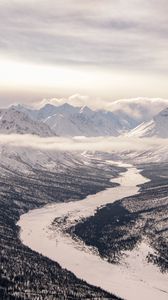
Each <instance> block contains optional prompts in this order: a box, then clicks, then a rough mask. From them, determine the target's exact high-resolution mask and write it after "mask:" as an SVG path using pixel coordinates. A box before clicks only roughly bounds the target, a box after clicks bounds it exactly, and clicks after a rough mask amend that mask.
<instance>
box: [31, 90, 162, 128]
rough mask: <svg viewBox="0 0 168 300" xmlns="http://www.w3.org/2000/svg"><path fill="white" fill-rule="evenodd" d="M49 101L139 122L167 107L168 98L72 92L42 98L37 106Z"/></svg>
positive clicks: (150, 117)
mask: <svg viewBox="0 0 168 300" xmlns="http://www.w3.org/2000/svg"><path fill="white" fill-rule="evenodd" d="M47 103H50V104H53V105H56V106H58V105H62V104H64V103H69V104H71V105H73V106H79V107H81V106H88V107H90V108H92V109H94V110H95V109H106V110H108V111H112V112H114V113H118V114H120V115H121V114H123V115H127V116H130V117H134V118H135V119H136V120H137V121H138V122H139V123H140V122H141V121H142V122H143V121H145V120H150V119H152V118H153V116H155V115H156V114H158V113H159V112H160V111H161V110H163V109H165V108H166V107H168V100H167V99H162V98H145V97H144V98H142V97H139V98H131V99H119V100H116V101H108V100H106V101H105V100H104V99H101V98H98V97H89V96H86V95H80V94H74V95H72V96H70V97H67V98H51V99H43V100H42V101H40V102H38V103H37V107H42V106H44V105H45V104H47Z"/></svg>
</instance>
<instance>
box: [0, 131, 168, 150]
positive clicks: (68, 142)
mask: <svg viewBox="0 0 168 300" xmlns="http://www.w3.org/2000/svg"><path fill="white" fill-rule="evenodd" d="M0 146H10V147H14V148H15V147H24V148H32V149H40V150H45V151H46V150H49V151H70V152H71V151H72V152H76V151H93V152H95V151H101V152H113V151H119V152H122V151H143V150H144V151H146V150H150V149H151V151H152V150H155V149H157V148H158V147H167V148H168V141H167V140H166V139H157V138H156V139H154V138H145V139H139V138H130V137H117V138H116V137H97V138H86V137H74V138H61V137H53V138H40V137H37V136H32V135H16V134H11V135H0Z"/></svg>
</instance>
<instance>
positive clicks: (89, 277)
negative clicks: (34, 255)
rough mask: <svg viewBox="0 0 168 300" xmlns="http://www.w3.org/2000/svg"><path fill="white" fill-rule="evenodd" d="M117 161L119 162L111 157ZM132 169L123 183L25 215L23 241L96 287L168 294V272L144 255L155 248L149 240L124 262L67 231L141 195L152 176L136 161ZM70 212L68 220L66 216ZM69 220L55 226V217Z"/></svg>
mask: <svg viewBox="0 0 168 300" xmlns="http://www.w3.org/2000/svg"><path fill="white" fill-rule="evenodd" d="M108 163H113V162H110V161H109V162H108ZM119 165H120V166H125V167H127V168H128V170H127V172H125V173H123V174H121V176H120V177H119V178H117V179H115V180H114V181H115V182H117V183H119V184H120V186H118V187H115V188H110V189H107V190H105V191H103V192H100V193H97V194H96V195H92V196H88V197H87V198H86V199H84V200H81V201H75V202H69V203H58V204H54V205H48V206H45V207H43V208H41V209H36V210H33V211H30V212H29V213H27V214H24V215H22V216H21V218H20V220H19V222H18V225H19V226H20V227H21V240H22V241H23V243H24V244H25V245H27V246H29V247H30V248H32V249H33V250H35V251H37V252H39V253H41V254H43V255H45V256H47V257H49V258H50V259H52V260H54V261H57V262H58V263H59V264H60V265H61V266H62V267H63V268H66V269H68V270H70V271H72V272H73V273H74V274H75V275H76V276H77V277H79V278H82V279H84V280H86V281H87V282H89V283H90V284H93V285H95V286H100V287H101V288H103V289H105V290H107V291H109V292H112V293H113V294H116V295H118V296H120V297H122V298H124V299H127V300H135V299H136V300H141V299H145V300H150V299H152V300H158V299H159V300H166V299H168V288H167V282H168V275H166V274H162V273H160V271H159V269H158V268H157V267H156V266H154V265H152V264H148V263H147V262H146V261H145V260H144V258H145V257H146V255H147V254H148V253H149V252H150V253H152V252H153V250H152V249H151V248H150V247H149V246H148V244H147V242H146V241H143V242H142V243H141V244H140V245H139V246H138V248H137V249H135V250H133V251H131V252H129V251H128V252H127V253H126V254H127V255H126V256H125V258H124V259H123V260H122V262H121V264H120V265H112V264H110V263H108V262H107V261H105V260H102V259H101V258H100V257H99V256H98V255H97V253H96V252H95V251H94V250H93V249H91V248H88V247H86V246H83V245H82V244H81V243H79V242H78V241H76V242H75V241H74V240H72V238H71V237H70V236H69V235H65V234H64V233H63V231H64V229H65V228H67V227H69V226H71V225H72V224H75V223H76V222H78V221H79V220H80V219H82V218H85V217H89V216H91V215H94V213H95V211H96V209H97V208H99V207H101V206H102V205H106V204H107V203H112V202H115V201H116V200H119V199H121V198H123V197H127V196H132V195H134V194H137V193H138V191H139V188H138V187H137V185H139V184H142V183H145V182H146V181H147V179H146V178H144V177H143V176H142V175H141V174H140V173H139V171H138V170H137V169H136V168H134V167H132V166H131V165H122V164H119ZM65 217H66V219H65ZM55 218H57V219H58V220H64V221H65V220H66V221H65V222H63V223H60V224H61V225H60V226H58V227H56V230H54V231H53V226H51V224H52V222H53V221H54V219H55Z"/></svg>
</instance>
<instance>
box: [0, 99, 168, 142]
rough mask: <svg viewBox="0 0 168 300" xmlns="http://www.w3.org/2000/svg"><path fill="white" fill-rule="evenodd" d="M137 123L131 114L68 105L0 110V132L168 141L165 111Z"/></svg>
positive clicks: (44, 135) (18, 107)
mask: <svg viewBox="0 0 168 300" xmlns="http://www.w3.org/2000/svg"><path fill="white" fill-rule="evenodd" d="M144 120H145V121H144V122H142V123H140V124H139V123H138V121H137V118H136V117H134V114H131V115H128V114H124V113H123V112H120V111H116V112H111V111H106V110H92V109H90V108H89V107H87V106H83V107H75V106H72V105H70V104H68V103H65V104H62V105H60V106H55V105H52V104H46V105H45V106H43V107H42V108H40V109H33V108H27V107H26V106H24V105H20V104H18V105H12V106H10V107H9V108H6V109H1V110H0V133H4V134H8V133H9V134H10V133H17V134H35V135H39V136H41V137H50V136H64V137H71V136H87V137H89V136H90V137H91V136H95V137H97V136H115V137H117V136H120V135H127V136H134V137H160V138H168V130H167V129H168V108H166V109H164V110H162V111H161V112H159V113H158V114H157V115H156V116H153V118H152V119H151V120H148V121H146V118H145V116H144Z"/></svg>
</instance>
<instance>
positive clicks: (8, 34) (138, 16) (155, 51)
mask: <svg viewBox="0 0 168 300" xmlns="http://www.w3.org/2000/svg"><path fill="white" fill-rule="evenodd" d="M167 13H168V2H167V0H160V1H158V0H150V1H145V0H127V1H125V0H103V1H102V0H85V1H83V0H62V1H58V0H54V1H53V0H45V1H43V0H41V1H40V0H36V1H32V0H24V1H23V0H0V28H1V34H0V104H1V106H2V105H7V104H11V103H16V102H20V103H26V104H31V103H36V102H38V101H40V100H42V99H50V98H62V97H64V98H66V97H67V99H69V97H70V96H71V95H76V94H78V95H84V96H87V97H88V99H89V100H88V101H95V102H96V101H97V102H96V103H98V100H96V99H103V101H104V103H105V104H107V103H108V102H110V101H113V100H116V99H123V98H124V99H125V98H126V99H128V98H134V97H149V98H150V97H151V98H166V99H168V89H167V86H168V76H167V75H168V60H167V54H168V38H167V37H168V27H167Z"/></svg>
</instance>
